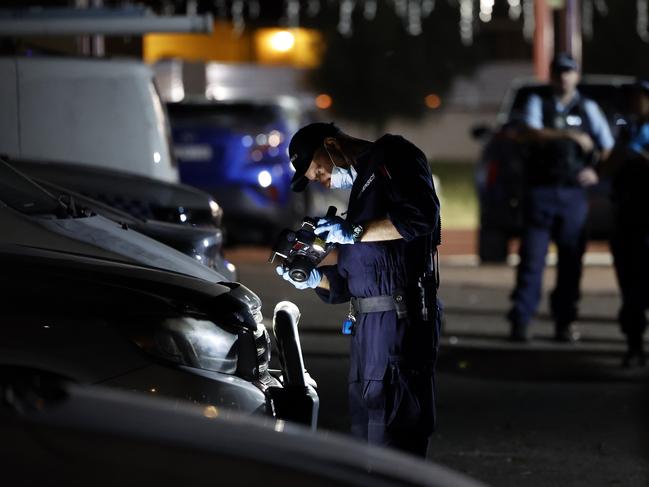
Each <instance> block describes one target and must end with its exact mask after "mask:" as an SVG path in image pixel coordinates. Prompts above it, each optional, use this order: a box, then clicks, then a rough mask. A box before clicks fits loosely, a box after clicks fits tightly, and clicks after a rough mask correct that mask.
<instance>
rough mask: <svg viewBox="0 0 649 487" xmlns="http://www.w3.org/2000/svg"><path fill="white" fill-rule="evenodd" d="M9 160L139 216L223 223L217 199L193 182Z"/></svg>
mask: <svg viewBox="0 0 649 487" xmlns="http://www.w3.org/2000/svg"><path fill="white" fill-rule="evenodd" d="M10 162H11V163H12V164H14V165H15V167H16V168H17V169H19V170H20V171H21V172H23V173H25V174H26V175H28V176H30V177H34V178H38V179H42V180H44V181H49V182H51V183H54V184H57V185H60V186H62V187H64V188H69V189H71V190H72V191H76V192H78V193H81V194H83V195H86V196H89V197H91V198H94V199H96V200H99V201H101V202H103V203H106V204H108V205H110V206H114V207H117V208H119V209H120V210H123V211H125V212H127V213H129V214H131V215H135V216H136V217H139V218H144V219H155V220H162V221H166V222H172V223H181V220H180V215H181V214H183V213H184V214H185V215H186V217H187V220H186V223H192V224H196V225H213V226H220V224H221V219H220V212H219V211H216V210H214V209H213V206H214V203H216V202H214V199H213V198H212V197H211V196H210V195H209V194H208V193H205V192H204V191H201V190H199V189H196V188H193V187H191V186H187V185H184V184H177V183H169V182H165V181H160V180H158V179H153V178H147V177H144V176H138V175H134V174H129V173H124V172H120V171H115V170H111V169H105V168H97V167H90V166H85V165H80V164H71V163H61V162H44V161H26V160H15V159H12V160H11V161H10ZM183 223H185V222H183Z"/></svg>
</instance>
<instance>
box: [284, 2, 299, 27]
mask: <svg viewBox="0 0 649 487" xmlns="http://www.w3.org/2000/svg"><path fill="white" fill-rule="evenodd" d="M286 23H287V24H288V26H289V27H298V26H299V25H300V0H287V1H286Z"/></svg>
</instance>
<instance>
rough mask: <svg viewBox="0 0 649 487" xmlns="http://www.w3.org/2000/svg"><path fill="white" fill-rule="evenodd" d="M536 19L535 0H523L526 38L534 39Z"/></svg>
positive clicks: (528, 39) (524, 34) (524, 33)
mask: <svg viewBox="0 0 649 487" xmlns="http://www.w3.org/2000/svg"><path fill="white" fill-rule="evenodd" d="M535 29H536V19H535V17H534V0H523V37H525V40H527V41H528V42H529V41H532V40H533V39H534V30H535Z"/></svg>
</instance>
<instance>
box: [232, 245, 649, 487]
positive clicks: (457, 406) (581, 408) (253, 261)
mask: <svg viewBox="0 0 649 487" xmlns="http://www.w3.org/2000/svg"><path fill="white" fill-rule="evenodd" d="M230 256H231V258H232V260H233V261H235V263H236V264H237V266H238V269H239V273H240V280H241V282H243V283H244V284H246V285H248V286H249V287H250V288H252V289H253V290H255V292H257V293H258V294H259V295H260V297H261V298H262V300H263V302H264V306H265V309H264V315H265V316H266V317H268V318H269V322H270V318H271V317H272V309H273V306H274V304H275V303H277V302H278V301H281V300H290V301H293V302H294V303H296V304H297V305H298V306H299V307H300V309H301V311H302V318H301V322H300V333H301V341H302V346H303V349H304V352H305V361H306V364H307V368H308V369H309V371H310V373H311V374H312V376H313V377H315V378H316V380H317V381H318V384H319V393H320V400H321V411H320V429H321V431H324V432H326V431H327V430H333V431H339V432H346V431H347V430H348V426H349V417H348V414H347V399H346V373H347V367H348V353H347V351H348V341H347V339H346V338H345V337H344V336H342V335H341V334H340V333H339V327H340V324H341V321H342V318H343V317H344V315H345V313H346V311H347V308H346V306H344V305H339V306H328V305H325V304H323V303H321V302H320V301H319V300H318V298H317V297H316V296H315V294H314V293H312V292H310V291H304V292H301V291H296V290H295V289H293V288H292V286H290V285H289V284H288V283H285V282H284V281H281V280H280V279H278V278H277V277H276V276H275V275H274V273H273V266H272V265H270V264H267V263H265V262H264V259H265V257H267V253H266V250H265V249H262V250H253V251H249V250H243V251H242V250H239V251H237V252H231V253H230ZM469 260H470V259H469ZM595 260H597V259H595ZM465 261H466V259H465V260H462V259H460V260H459V261H458V259H453V258H449V259H447V260H446V261H443V262H442V282H443V284H442V290H441V295H442V298H443V299H444V301H445V306H446V315H445V324H444V338H443V344H442V351H441V356H440V362H439V364H438V386H439V402H438V413H439V428H438V431H437V433H436V434H435V436H434V438H433V440H432V442H431V445H430V448H429V452H428V456H429V458H430V459H433V460H435V461H437V462H440V463H442V464H444V465H447V466H449V467H451V468H454V469H456V470H459V471H462V472H465V473H467V474H469V475H471V476H473V477H475V478H477V479H480V480H482V481H484V482H486V483H489V484H491V485H498V486H522V485H524V486H550V485H559V486H647V485H649V414H648V412H649V388H648V387H647V382H648V381H649V368H647V369H641V370H637V369H636V370H631V371H628V370H623V369H621V367H620V360H621V355H622V353H623V351H624V343H623V341H622V337H621V336H620V334H619V332H618V330H617V326H616V323H615V321H614V316H615V314H616V312H617V306H618V305H619V300H618V297H617V292H616V286H615V280H614V276H613V272H612V269H611V268H610V267H609V266H588V267H587V268H586V271H585V275H584V280H583V299H582V308H581V316H582V322H581V327H582V331H583V335H584V340H583V342H582V343H580V344H578V345H576V346H571V345H559V344H555V343H553V342H552V341H551V340H550V336H551V333H552V326H551V322H550V320H549V318H548V312H547V303H546V302H545V301H544V303H543V305H542V307H541V310H540V313H539V318H538V320H537V321H536V322H535V323H534V329H535V332H536V335H535V337H536V338H535V341H534V342H533V343H532V344H531V345H523V346H521V345H513V344H509V343H508V342H506V341H505V340H504V337H505V336H506V333H507V330H508V328H507V324H506V323H505V321H504V318H503V316H504V313H505V311H506V309H507V306H508V293H509V290H510V287H511V285H512V283H513V269H512V268H511V267H507V266H499V267H476V266H472V265H466V263H462V262H465ZM458 262H460V263H459V264H458ZM553 274H554V270H553V269H551V268H550V269H549V270H548V271H547V276H546V283H548V285H549V284H550V283H551V282H552V280H553Z"/></svg>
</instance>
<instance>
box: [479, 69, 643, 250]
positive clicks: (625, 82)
mask: <svg viewBox="0 0 649 487" xmlns="http://www.w3.org/2000/svg"><path fill="white" fill-rule="evenodd" d="M632 82H633V80H632V79H631V78H628V77H615V76H584V77H583V79H582V81H581V83H580V84H579V88H578V89H579V92H580V93H581V94H582V95H583V96H585V97H587V98H590V99H592V100H594V101H596V102H597V103H598V104H599V106H600V107H601V109H602V111H603V112H604V114H605V115H606V118H607V120H608V122H609V125H610V127H611V130H612V132H613V136H614V137H616V136H617V134H618V132H619V128H620V127H621V126H624V125H626V123H627V122H626V120H625V117H624V115H623V114H624V113H625V112H626V108H627V106H626V105H627V95H628V92H629V89H630V86H631V84H632ZM531 94H539V95H542V96H551V91H550V88H549V87H548V86H547V85H542V84H540V83H538V82H529V81H516V82H514V83H513V84H512V86H511V88H510V90H509V92H508V93H507V95H506V96H505V99H504V100H503V103H502V105H501V111H500V114H499V121H500V125H499V126H498V127H496V128H493V129H492V128H490V127H488V126H483V125H481V126H476V127H474V128H473V130H472V135H473V136H474V138H477V139H479V140H481V141H482V142H483V150H482V154H481V156H480V159H479V160H478V164H477V166H476V175H475V178H476V185H477V190H478V197H479V205H480V227H479V237H478V253H479V257H480V260H481V261H483V262H504V261H505V260H506V259H507V256H508V254H509V241H510V239H512V238H514V237H517V236H519V235H520V231H521V228H522V227H521V226H522V218H523V215H522V208H521V203H522V201H523V198H524V195H525V179H524V170H525V146H524V145H523V144H519V143H517V142H516V141H515V140H514V139H513V137H512V132H514V131H516V130H517V129H518V128H519V127H521V126H522V124H523V121H522V117H523V111H524V108H525V103H526V102H527V99H528V98H529V96H530V95H531ZM603 166H605V163H604V164H603ZM604 174H605V172H604ZM610 184H611V182H610V179H608V178H607V177H606V175H604V177H602V178H600V182H599V183H598V184H597V185H595V186H593V187H591V188H589V190H588V193H589V202H590V214H589V217H588V223H587V228H588V235H589V238H592V239H606V238H607V237H608V234H609V231H610V229H611V225H612V213H611V206H610V202H609V191H610Z"/></svg>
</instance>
